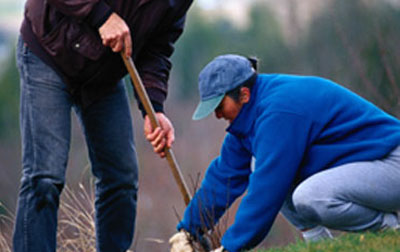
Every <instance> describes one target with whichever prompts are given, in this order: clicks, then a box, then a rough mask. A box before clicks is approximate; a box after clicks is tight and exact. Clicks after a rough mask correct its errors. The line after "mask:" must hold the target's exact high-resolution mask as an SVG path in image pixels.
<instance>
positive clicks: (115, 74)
mask: <svg viewBox="0 0 400 252" xmlns="http://www.w3.org/2000/svg"><path fill="white" fill-rule="evenodd" d="M191 2H192V1H191V0H173V1H164V0H154V1H146V0H130V1H128V0H115V1H111V0H85V1H82V0H68V1H62V0H48V1H45V0H28V1H27V2H26V6H25V16H24V21H23V23H22V26H21V30H20V31H21V36H20V38H19V41H18V47H17V63H18V68H19V71H20V78H21V113H20V119H21V132H22V147H23V162H22V163H23V170H22V179H21V189H20V194H19V200H18V209H17V216H16V224H15V230H14V236H13V246H14V251H16V252H24V251H25V252H27V251H29V252H32V251H37V252H47V251H49V252H50V251H51V252H53V251H55V250H56V230H57V211H58V206H59V196H60V193H61V191H62V189H63V186H64V184H65V169H66V166H67V160H68V152H69V146H70V130H71V118H70V116H71V109H72V108H73V109H74V110H75V112H76V114H77V116H78V118H79V120H80V123H81V126H82V130H83V132H84V135H85V139H86V144H87V148H88V152H89V157H90V162H91V165H92V172H93V174H94V176H95V177H96V200H95V208H96V213H95V220H96V238H97V244H96V246H97V251H102V252H110V251H112V252H117V251H126V250H127V249H128V248H129V247H130V245H131V242H132V239H133V234H134V222H135V215H136V199H137V186H138V185H137V180H138V175H137V172H138V171H137V170H138V169H137V160H136V151H135V144H134V138H133V125H132V122H131V116H130V110H129V102H128V98H127V93H126V90H125V86H124V84H123V81H122V77H123V76H124V75H126V73H127V71H126V68H125V66H124V64H123V61H122V59H121V56H120V54H119V53H117V52H120V51H122V50H123V49H124V56H125V57H128V56H131V55H132V58H133V60H134V61H135V63H136V66H137V69H138V71H139V73H140V75H141V77H142V79H143V81H144V84H145V86H146V88H147V92H148V94H149V97H150V99H151V101H152V103H153V105H154V108H155V110H156V112H157V117H158V119H159V121H160V124H161V128H157V129H155V130H154V131H153V129H152V128H151V125H150V122H149V119H148V117H147V116H145V124H144V130H145V132H146V135H150V136H152V135H154V134H156V135H157V136H159V138H161V140H160V141H158V143H159V145H158V147H159V148H161V149H162V148H163V147H164V146H165V145H167V146H171V144H172V142H173V141H174V128H173V126H172V124H171V122H170V121H169V119H168V118H167V117H166V116H165V115H164V112H163V103H164V100H165V98H166V94H167V81H168V76H169V71H170V69H171V63H170V60H169V57H170V56H171V54H172V52H173V44H174V43H175V41H176V40H177V39H178V37H179V36H180V35H181V33H182V31H183V26H184V21H185V15H186V12H187V10H188V8H189V6H190V5H191ZM142 110H143V109H142Z"/></svg>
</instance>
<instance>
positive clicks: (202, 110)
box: [192, 94, 225, 120]
mask: <svg viewBox="0 0 400 252" xmlns="http://www.w3.org/2000/svg"><path fill="white" fill-rule="evenodd" d="M224 96H225V94H222V95H220V96H217V97H214V98H211V99H209V100H205V101H200V103H199V105H197V108H196V110H195V111H194V113H193V116H192V119H193V120H200V119H203V118H205V117H207V116H208V115H209V114H211V113H212V112H214V110H215V109H216V108H217V107H218V105H219V104H220V103H221V101H222V99H223V98H224Z"/></svg>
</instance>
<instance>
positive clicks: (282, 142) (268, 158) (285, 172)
mask: <svg viewBox="0 0 400 252" xmlns="http://www.w3.org/2000/svg"><path fill="white" fill-rule="evenodd" d="M310 125H311V123H310V121H309V120H307V119H305V118H303V117H302V116H299V115H296V114H292V113H285V112H283V113H282V112H280V113H269V114H266V115H261V116H260V117H259V118H258V119H257V121H256V123H255V127H256V132H255V138H254V141H253V143H252V148H253V152H254V155H255V158H256V164H255V170H254V172H253V173H252V174H251V175H250V179H249V186H248V191H247V194H246V195H245V196H244V197H243V200H242V202H241V204H240V207H239V209H238V211H237V213H236V217H235V222H234V223H233V225H232V226H231V227H230V228H229V229H228V230H227V231H226V233H225V235H224V236H223V238H222V241H221V242H222V245H223V246H224V247H225V248H226V249H227V250H228V251H230V252H235V251H241V250H247V249H250V248H252V247H254V246H256V245H257V244H258V243H260V242H261V241H262V239H264V237H265V236H266V235H267V233H268V232H269V230H270V228H271V226H272V224H273V222H274V220H275V218H276V216H277V214H278V212H279V210H280V208H281V207H282V204H283V202H284V199H285V197H286V195H287V193H288V192H289V189H290V187H291V185H292V183H293V181H294V178H295V176H296V172H297V170H298V167H299V166H300V164H301V161H302V158H303V155H304V153H305V150H306V146H307V141H308V136H309V131H310Z"/></svg>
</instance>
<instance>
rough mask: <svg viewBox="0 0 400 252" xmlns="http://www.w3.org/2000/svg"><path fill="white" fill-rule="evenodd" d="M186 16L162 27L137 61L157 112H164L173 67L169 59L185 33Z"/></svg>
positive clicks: (138, 56)
mask: <svg viewBox="0 0 400 252" xmlns="http://www.w3.org/2000/svg"><path fill="white" fill-rule="evenodd" d="M185 17H186V16H185V15H183V16H181V17H180V18H178V19H177V20H175V21H173V23H172V24H170V25H162V26H161V28H160V29H159V32H155V33H154V35H153V36H152V37H151V38H149V39H148V42H147V44H146V45H145V47H144V48H143V49H142V50H141V51H140V54H139V55H137V58H136V59H135V63H136V66H137V68H138V71H139V73H140V76H141V77H142V80H143V83H144V85H145V88H146V91H147V93H148V95H149V98H150V100H151V101H152V103H153V105H154V108H155V110H156V111H161V112H162V111H163V104H164V101H165V99H166V97H167V92H168V79H169V73H170V70H171V67H172V64H171V61H170V59H169V57H170V56H171V55H172V53H173V51H174V43H175V42H176V40H177V39H178V38H179V37H180V35H181V34H182V32H183V27H184V23H185Z"/></svg>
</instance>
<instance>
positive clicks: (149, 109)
mask: <svg viewBox="0 0 400 252" xmlns="http://www.w3.org/2000/svg"><path fill="white" fill-rule="evenodd" d="M121 57H122V59H123V60H124V63H125V66H126V69H127V70H128V72H129V75H130V77H131V79H132V82H133V86H134V88H135V90H136V93H137V94H138V96H139V99H140V101H141V102H142V105H143V107H144V110H145V111H146V114H147V115H148V116H149V119H150V122H151V126H152V127H153V129H155V128H157V127H160V123H159V122H158V120H157V118H156V113H155V111H154V109H153V106H152V105H151V103H150V99H149V96H148V95H147V92H146V89H145V88H144V85H143V82H142V80H141V79H140V76H139V73H138V71H137V70H136V67H135V65H134V64H133V61H132V58H131V57H126V56H125V55H124V53H123V52H121ZM164 151H165V157H166V159H167V161H168V164H169V167H170V168H171V171H172V175H173V176H174V178H175V181H176V183H177V184H178V187H179V190H180V191H181V194H182V197H183V200H184V202H185V204H186V206H187V205H188V204H189V202H190V200H191V198H192V196H191V195H190V193H189V190H188V187H187V185H186V183H185V181H184V179H183V176H182V172H181V170H180V169H179V166H178V164H177V162H176V159H175V155H174V153H173V152H172V149H171V148H168V147H165V149H164Z"/></svg>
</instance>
